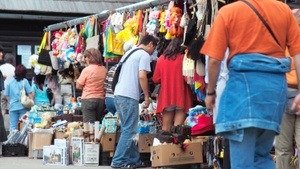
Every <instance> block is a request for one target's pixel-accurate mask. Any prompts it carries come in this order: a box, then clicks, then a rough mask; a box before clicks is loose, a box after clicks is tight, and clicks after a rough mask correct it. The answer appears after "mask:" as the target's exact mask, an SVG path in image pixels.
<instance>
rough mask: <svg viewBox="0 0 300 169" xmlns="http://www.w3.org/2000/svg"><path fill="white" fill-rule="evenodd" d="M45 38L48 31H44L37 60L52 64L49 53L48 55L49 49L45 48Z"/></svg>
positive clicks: (44, 63) (47, 64)
mask: <svg viewBox="0 0 300 169" xmlns="http://www.w3.org/2000/svg"><path fill="white" fill-rule="evenodd" d="M47 38H48V32H45V33H44V36H43V39H42V42H41V45H40V49H39V54H38V55H39V58H38V60H37V62H38V63H40V64H43V65H46V66H52V63H51V59H50V55H49V52H50V50H48V49H46V44H47Z"/></svg>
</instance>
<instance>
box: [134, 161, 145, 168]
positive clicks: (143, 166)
mask: <svg viewBox="0 0 300 169" xmlns="http://www.w3.org/2000/svg"><path fill="white" fill-rule="evenodd" d="M135 167H136V168H146V167H147V165H146V164H145V163H144V162H142V161H140V162H139V163H137V164H136V165H135Z"/></svg>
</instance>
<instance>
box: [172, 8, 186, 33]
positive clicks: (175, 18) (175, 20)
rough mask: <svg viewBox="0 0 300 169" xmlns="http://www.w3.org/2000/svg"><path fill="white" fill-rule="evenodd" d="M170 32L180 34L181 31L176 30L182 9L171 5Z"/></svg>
mask: <svg viewBox="0 0 300 169" xmlns="http://www.w3.org/2000/svg"><path fill="white" fill-rule="evenodd" d="M170 14H171V15H170V34H171V35H172V36H176V37H178V36H181V35H182V33H183V32H178V27H179V24H180V21H181V16H182V10H181V9H180V8H179V7H173V8H171V10H170Z"/></svg>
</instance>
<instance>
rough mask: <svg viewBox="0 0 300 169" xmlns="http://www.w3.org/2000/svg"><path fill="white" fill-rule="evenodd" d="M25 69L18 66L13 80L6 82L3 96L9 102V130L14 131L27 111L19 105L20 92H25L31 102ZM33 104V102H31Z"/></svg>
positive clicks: (31, 96)
mask: <svg viewBox="0 0 300 169" xmlns="http://www.w3.org/2000/svg"><path fill="white" fill-rule="evenodd" d="M26 73H27V69H26V67H25V66H24V65H22V64H20V65H18V66H17V67H16V70H15V76H14V78H13V79H12V80H11V81H9V82H8V84H7V87H6V89H5V91H4V95H5V96H7V97H8V100H9V104H10V106H9V118H10V127H9V130H10V131H12V130H16V129H17V126H18V121H19V118H20V117H22V115H23V114H25V113H26V111H28V109H27V108H26V107H25V106H24V105H23V104H22V103H21V100H22V98H21V92H20V91H21V90H23V89H24V90H25V92H26V95H28V97H29V98H28V99H31V101H32V100H33V94H32V88H31V86H30V84H29V82H28V80H27V79H26ZM32 102H33V101H32Z"/></svg>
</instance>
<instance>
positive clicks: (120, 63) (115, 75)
mask: <svg viewBox="0 0 300 169" xmlns="http://www.w3.org/2000/svg"><path fill="white" fill-rule="evenodd" d="M140 49H141V48H136V49H133V50H132V51H131V52H130V53H129V54H128V55H127V56H126V58H125V59H124V60H123V61H122V62H121V61H120V62H119V64H118V66H117V68H116V70H115V72H114V76H113V80H112V83H111V87H112V91H115V88H116V85H117V83H118V81H119V76H120V72H121V69H122V64H123V63H125V62H126V60H127V59H128V58H129V56H130V55H131V54H133V53H134V52H135V51H137V50H140Z"/></svg>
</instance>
